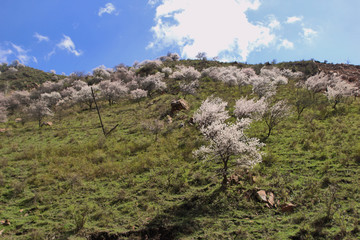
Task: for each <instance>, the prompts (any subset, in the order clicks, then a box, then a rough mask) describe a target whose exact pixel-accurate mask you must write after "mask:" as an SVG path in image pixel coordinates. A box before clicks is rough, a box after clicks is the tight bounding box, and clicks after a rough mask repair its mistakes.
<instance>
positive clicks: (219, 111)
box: [193, 97, 230, 127]
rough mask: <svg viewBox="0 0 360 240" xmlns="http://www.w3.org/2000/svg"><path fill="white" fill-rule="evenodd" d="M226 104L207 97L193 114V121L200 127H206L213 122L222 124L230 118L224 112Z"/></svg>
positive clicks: (226, 112)
mask: <svg viewBox="0 0 360 240" xmlns="http://www.w3.org/2000/svg"><path fill="white" fill-rule="evenodd" d="M226 106H227V102H224V101H223V100H222V99H220V98H218V97H216V98H213V97H208V98H207V99H206V100H205V101H203V103H202V104H201V106H200V108H199V109H198V110H197V111H196V112H195V114H194V116H193V119H194V122H195V123H197V124H198V125H199V126H200V127H207V126H209V125H210V124H211V123H213V122H215V121H220V122H224V121H225V120H226V119H228V118H229V117H230V116H229V114H228V111H226V110H225V107H226Z"/></svg>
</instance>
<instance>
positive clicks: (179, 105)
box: [171, 99, 189, 112]
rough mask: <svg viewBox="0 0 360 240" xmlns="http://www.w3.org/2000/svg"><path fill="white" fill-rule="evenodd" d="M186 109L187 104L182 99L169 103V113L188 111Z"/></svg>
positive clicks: (187, 107)
mask: <svg viewBox="0 0 360 240" xmlns="http://www.w3.org/2000/svg"><path fill="white" fill-rule="evenodd" d="M188 109H189V104H188V102H187V101H185V100H184V99H179V100H173V101H171V112H176V111H182V110H188Z"/></svg>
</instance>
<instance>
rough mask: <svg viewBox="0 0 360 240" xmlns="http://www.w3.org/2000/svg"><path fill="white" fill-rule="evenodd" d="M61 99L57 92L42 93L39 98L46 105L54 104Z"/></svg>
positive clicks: (51, 105)
mask: <svg viewBox="0 0 360 240" xmlns="http://www.w3.org/2000/svg"><path fill="white" fill-rule="evenodd" d="M60 99H61V95H60V93H58V92H51V93H43V94H41V100H43V101H45V102H46V103H47V104H48V107H50V108H51V107H53V106H55V105H56V104H57V103H58V102H59V101H60Z"/></svg>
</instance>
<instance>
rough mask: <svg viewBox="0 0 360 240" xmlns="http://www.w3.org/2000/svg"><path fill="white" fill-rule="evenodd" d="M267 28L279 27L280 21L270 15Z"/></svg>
mask: <svg viewBox="0 0 360 240" xmlns="http://www.w3.org/2000/svg"><path fill="white" fill-rule="evenodd" d="M268 26H269V28H271V29H279V28H280V27H281V25H280V22H279V21H278V20H277V19H276V18H275V16H271V17H270V23H269V25H268Z"/></svg>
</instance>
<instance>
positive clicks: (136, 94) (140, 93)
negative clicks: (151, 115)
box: [130, 89, 147, 105]
mask: <svg viewBox="0 0 360 240" xmlns="http://www.w3.org/2000/svg"><path fill="white" fill-rule="evenodd" d="M146 97H147V91H145V90H142V89H135V90H133V91H131V92H130V98H131V99H133V100H135V101H137V102H138V103H139V105H140V100H141V99H143V98H146Z"/></svg>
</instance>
